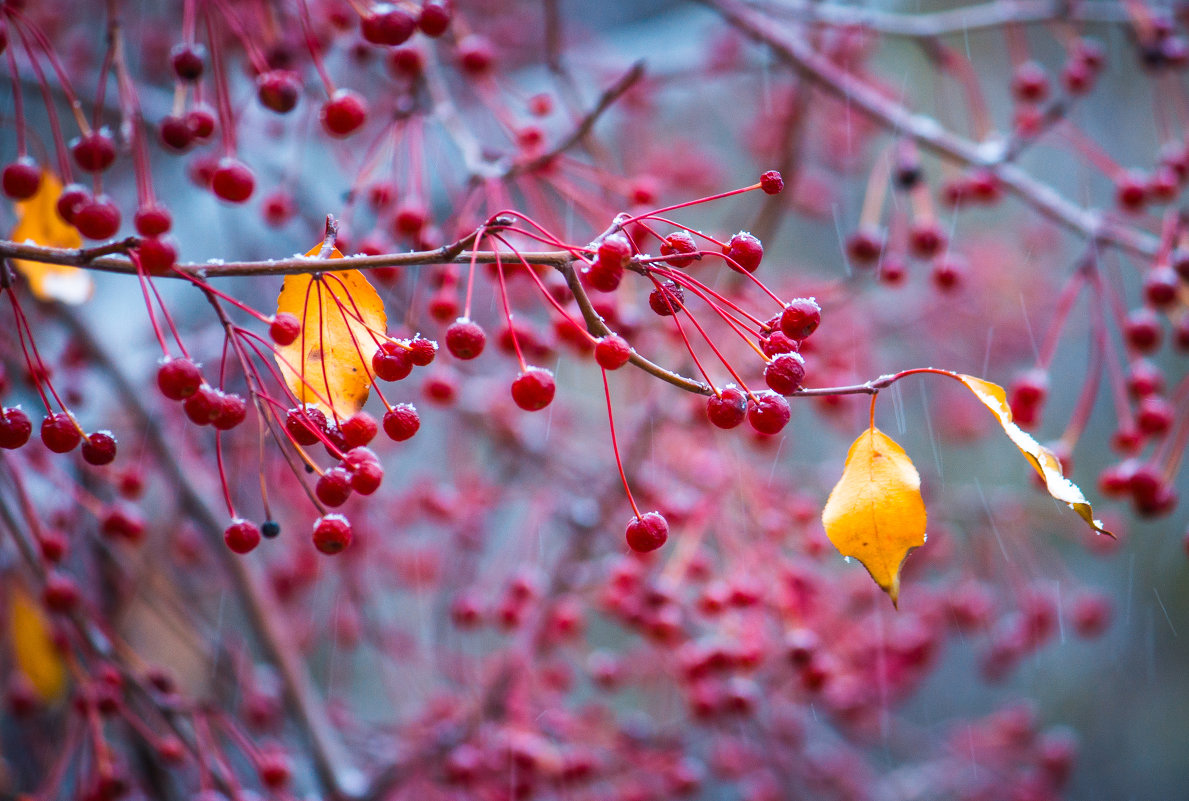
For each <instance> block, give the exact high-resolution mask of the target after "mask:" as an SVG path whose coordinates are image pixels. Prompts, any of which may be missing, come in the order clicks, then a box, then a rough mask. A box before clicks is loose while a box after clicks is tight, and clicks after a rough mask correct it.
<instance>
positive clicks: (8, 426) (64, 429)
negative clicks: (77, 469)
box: [0, 406, 116, 466]
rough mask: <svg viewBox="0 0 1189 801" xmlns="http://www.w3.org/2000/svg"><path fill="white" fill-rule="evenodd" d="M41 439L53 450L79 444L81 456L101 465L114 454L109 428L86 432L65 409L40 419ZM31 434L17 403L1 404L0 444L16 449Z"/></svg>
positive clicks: (25, 415)
mask: <svg viewBox="0 0 1189 801" xmlns="http://www.w3.org/2000/svg"><path fill="white" fill-rule="evenodd" d="M40 434H41V441H42V443H43V444H44V445H45V446H46V447H47V448H49V449H50V450H51V451H53V452H54V453H69V452H70V451H72V450H74V449H75V448H77V447H78V446H79V445H80V444H81V445H82V455H83V460H84V461H85V462H87V464H93V465H96V466H101V465H105V464H111V463H112V462H113V461H114V460H115V458H116V438H115V437H114V436H113V435H112V433H111V432H110V431H96V432H94V433H92V434H86V433H84V432H83V430H82V429H81V428H79V425H78V423H77V422H76V421H75V419H74V416H73V415H71V414H70V413H68V412H55V413H51V414H47V415H46V416H45V418H44V419H43V420H42V421H41V430H40ZM32 435H33V423H32V422H31V421H30V420H29V416H28V415H27V414H25V412H24V411H23V410H22V409H21V407H19V406H5V407H2V408H0V448H4V449H5V450H16V449H17V448H21V447H23V446H24V445H25V443H27V442H28V441H29V438H30V437H31V436H32Z"/></svg>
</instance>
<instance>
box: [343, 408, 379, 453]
mask: <svg viewBox="0 0 1189 801" xmlns="http://www.w3.org/2000/svg"><path fill="white" fill-rule="evenodd" d="M378 430H379V426H378V425H377V424H376V418H374V417H372V416H371V415H370V414H368V413H367V412H364V411H359V412H356V413H355V414H353V415H351V416H350V417H348V418H347V419H346V420H344V421H343V422H342V424H341V425H339V431H340V432H341V433H342V435H343V440H344V441H345V442H346V443H347V447H348V448H361V447H363V446H364V445H367V444H368V443H369V442H371V441H372V440H373V439H375V437H376V432H377V431H378Z"/></svg>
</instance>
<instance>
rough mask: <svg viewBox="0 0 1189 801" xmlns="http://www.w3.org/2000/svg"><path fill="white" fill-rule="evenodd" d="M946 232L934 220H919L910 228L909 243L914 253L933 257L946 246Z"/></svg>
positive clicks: (929, 257) (924, 257) (923, 256)
mask: <svg viewBox="0 0 1189 801" xmlns="http://www.w3.org/2000/svg"><path fill="white" fill-rule="evenodd" d="M945 241H946V239H945V233H944V232H943V231H942V230H941V226H939V225H938V224H937V223H935V222H933V221H932V220H917V221H915V222H913V224H912V227H911V228H909V229H908V245H909V248H910V249H911V250H912V252H913V255H914V256H916V257H917V258H920V259H931V258H933V257H934V256H936V255H937V254H938V253H940V252H941V250H942V248H944V247H945Z"/></svg>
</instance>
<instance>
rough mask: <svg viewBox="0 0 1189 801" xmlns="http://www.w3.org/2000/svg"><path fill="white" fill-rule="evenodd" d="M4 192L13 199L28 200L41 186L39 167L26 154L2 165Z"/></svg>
mask: <svg viewBox="0 0 1189 801" xmlns="http://www.w3.org/2000/svg"><path fill="white" fill-rule="evenodd" d="M0 180H2V183H3V186H4V194H5V195H6V196H8V197H10V198H12V199H13V200H28V199H29V198H31V197H33V196H34V195H36V194H37V190H38V189H40V188H41V168H40V167H39V166H37V162H36V161H34V160H33V159H31V158H29V157H28V156H21V157H20V158H18V159H17V160H16V161H14V162H12V163H11V164H7V165H5V167H4V174H3V178H2V179H0Z"/></svg>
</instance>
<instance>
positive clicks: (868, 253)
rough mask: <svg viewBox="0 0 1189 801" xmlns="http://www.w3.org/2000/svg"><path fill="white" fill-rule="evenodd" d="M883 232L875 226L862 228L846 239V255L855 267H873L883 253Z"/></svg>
mask: <svg viewBox="0 0 1189 801" xmlns="http://www.w3.org/2000/svg"><path fill="white" fill-rule="evenodd" d="M885 244H886V243H885V240H884V234H883V232H882V231H880V230H879V229H877V228H862V229H860V230H858V231H855V232H854V233H853V234H851V235H850V236H849V237H847V239H846V256H847V258H849V259H850V261H851V263H852V264H854V265H855V266H856V267H874V266H875V264H876V263H877V262H878V261H879V257H880V254H881V253H883V250H884V245H885Z"/></svg>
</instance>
